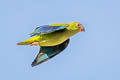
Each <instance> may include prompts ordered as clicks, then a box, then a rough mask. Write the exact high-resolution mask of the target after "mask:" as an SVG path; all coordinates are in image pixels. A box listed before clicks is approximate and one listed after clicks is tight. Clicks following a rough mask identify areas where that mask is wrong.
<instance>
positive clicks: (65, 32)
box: [17, 22, 85, 66]
mask: <svg viewBox="0 0 120 80" xmlns="http://www.w3.org/2000/svg"><path fill="white" fill-rule="evenodd" d="M82 31H85V29H84V27H83V26H82V24H80V23H79V22H71V23H57V24H50V25H43V26H39V27H37V28H36V29H35V30H34V31H33V32H32V33H30V36H31V38H30V39H28V40H25V41H23V42H19V43H17V45H39V46H40V47H41V49H40V52H39V54H38V56H37V57H36V59H35V60H34V62H33V63H32V66H35V65H37V64H40V63H42V62H44V61H46V60H48V59H49V58H51V56H50V55H54V56H55V55H56V54H58V53H60V52H61V51H63V50H64V49H65V48H66V47H67V45H68V42H69V38H70V37H72V36H73V35H75V34H76V33H78V32H82ZM61 46H63V47H61Z"/></svg>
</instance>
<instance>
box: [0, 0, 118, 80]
mask: <svg viewBox="0 0 120 80" xmlns="http://www.w3.org/2000/svg"><path fill="white" fill-rule="evenodd" d="M73 21H78V22H80V23H81V24H83V25H84V26H85V28H86V32H82V33H79V34H77V35H75V36H73V37H72V38H71V41H70V44H69V46H68V47H67V49H66V50H64V51H63V52H62V53H61V54H59V55H58V56H56V57H54V58H53V59H51V60H49V61H47V62H46V63H44V64H41V65H38V66H36V67H31V63H32V61H33V60H34V58H35V56H36V55H37V53H38V51H39V47H36V46H33V47H30V46H17V45H16V43H17V42H20V41H23V40H25V39H28V38H29V35H28V34H29V33H31V32H32V31H33V29H34V28H36V27H37V26H39V25H43V24H52V23H60V22H73ZM0 34H1V36H0V48H1V49H0V80H120V1H119V0H1V1H0Z"/></svg>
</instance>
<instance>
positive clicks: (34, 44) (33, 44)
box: [30, 42, 39, 46]
mask: <svg viewBox="0 0 120 80" xmlns="http://www.w3.org/2000/svg"><path fill="white" fill-rule="evenodd" d="M38 45H39V42H33V43H32V44H30V46H38Z"/></svg>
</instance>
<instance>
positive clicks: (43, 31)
mask: <svg viewBox="0 0 120 80" xmlns="http://www.w3.org/2000/svg"><path fill="white" fill-rule="evenodd" d="M66 27H67V25H60V26H59V25H57V26H53V25H43V26H40V27H37V28H36V29H35V30H34V31H33V32H32V33H31V34H30V36H31V37H33V36H36V35H40V34H47V33H51V32H54V31H58V30H62V29H65V28H66Z"/></svg>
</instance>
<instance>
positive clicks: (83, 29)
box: [79, 24, 85, 32]
mask: <svg viewBox="0 0 120 80" xmlns="http://www.w3.org/2000/svg"><path fill="white" fill-rule="evenodd" d="M79 32H85V28H84V27H83V25H82V24H81V26H80V30H79Z"/></svg>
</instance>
